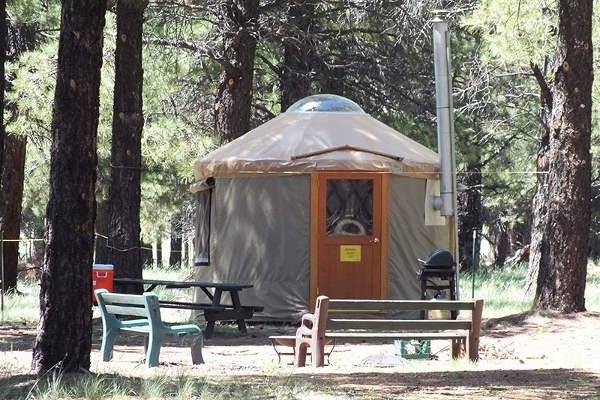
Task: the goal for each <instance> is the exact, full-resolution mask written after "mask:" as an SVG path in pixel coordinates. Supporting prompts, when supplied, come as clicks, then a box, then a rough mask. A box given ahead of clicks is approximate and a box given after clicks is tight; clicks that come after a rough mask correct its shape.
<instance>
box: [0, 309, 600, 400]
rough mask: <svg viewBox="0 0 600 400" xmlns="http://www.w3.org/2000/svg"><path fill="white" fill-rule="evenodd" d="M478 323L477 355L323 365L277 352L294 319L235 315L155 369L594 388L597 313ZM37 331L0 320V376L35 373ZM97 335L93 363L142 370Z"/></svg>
mask: <svg viewBox="0 0 600 400" xmlns="http://www.w3.org/2000/svg"><path fill="white" fill-rule="evenodd" d="M201 326H202V324H201ZM482 328H483V334H482V338H481V346H480V356H481V360H480V361H479V362H478V363H469V362H467V361H465V360H460V361H458V362H457V361H451V360H450V353H449V348H448V345H449V342H447V341H435V342H432V344H431V345H432V355H433V357H432V358H433V359H431V360H404V359H402V358H400V357H397V356H396V354H395V353H396V350H395V346H394V343H390V342H364V343H361V342H349V343H338V344H336V346H335V348H334V349H333V352H332V353H331V355H330V356H329V358H328V359H326V363H327V365H326V366H325V367H324V368H318V369H317V368H312V367H305V368H294V367H293V365H291V363H292V361H293V356H291V355H283V356H282V357H281V360H278V356H277V353H276V352H275V350H274V348H273V346H272V344H271V341H270V340H269V338H268V337H269V336H270V335H281V334H293V332H294V329H295V328H294V327H293V326H289V325H288V326H283V325H272V324H269V325H265V324H260V323H251V324H250V325H249V327H248V335H247V336H244V337H240V336H239V335H237V329H236V327H235V326H233V325H228V326H217V327H216V328H215V333H214V336H213V337H212V338H210V339H208V340H205V342H204V350H203V354H204V359H205V364H203V365H199V366H193V365H191V357H190V353H189V347H188V348H186V347H185V346H178V345H176V346H172V345H167V346H165V347H163V350H162V351H161V357H160V360H161V366H160V367H158V368H155V369H153V370H155V371H156V372H155V373H158V374H161V375H169V374H173V375H174V376H178V375H181V374H182V373H184V374H186V375H194V376H195V375H197V376H202V377H210V378H211V379H214V380H219V381H227V380H234V379H235V380H236V381H246V382H248V383H249V384H253V385H256V384H263V383H264V382H265V380H266V379H269V380H270V384H272V382H273V380H276V379H282V380H283V379H287V378H289V377H307V378H309V379H310V380H311V381H312V382H315V383H323V384H324V385H329V386H332V385H333V386H335V387H336V389H337V390H341V391H343V393H344V395H343V396H342V397H339V396H336V395H331V394H328V395H322V394H321V395H319V394H317V393H315V392H313V393H304V394H303V395H302V396H300V397H298V398H308V399H338V398H353V399H384V398H409V399H421V398H428V399H448V398H453V397H465V398H468V399H480V398H481V399H483V398H486V399H489V398H500V399H548V398H560V399H595V398H600V379H599V378H600V366H599V365H598V364H596V362H597V360H598V359H599V357H598V349H597V348H596V345H597V344H598V343H599V342H600V313H591V312H588V313H581V314H574V315H557V314H547V315H540V314H523V315H519V316H512V317H506V318H502V319H497V320H486V321H484V324H483V327H482ZM34 340H35V330H34V329H33V328H32V327H26V326H23V327H19V326H4V327H0V354H1V355H0V380H6V379H7V378H10V377H11V376H15V375H19V376H21V380H23V379H34V376H33V374H32V372H31V370H30V363H31V347H32V344H33V341H34ZM100 342H101V323H100V321H99V320H95V321H94V350H93V352H92V368H91V370H92V372H96V373H115V371H117V372H119V373H123V374H127V375H128V376H129V375H131V376H144V373H147V369H146V367H145V366H144V365H143V348H142V345H141V339H140V340H138V339H134V340H133V341H132V342H128V343H122V342H121V343H120V344H119V345H118V346H116V348H115V354H114V359H113V360H112V361H111V362H100V361H99V347H100ZM118 343H119V342H118ZM283 350H289V349H283ZM309 362H310V360H308V363H309ZM138 373H139V374H138ZM27 377H28V378H27ZM273 398H276V397H275V396H274V397H273Z"/></svg>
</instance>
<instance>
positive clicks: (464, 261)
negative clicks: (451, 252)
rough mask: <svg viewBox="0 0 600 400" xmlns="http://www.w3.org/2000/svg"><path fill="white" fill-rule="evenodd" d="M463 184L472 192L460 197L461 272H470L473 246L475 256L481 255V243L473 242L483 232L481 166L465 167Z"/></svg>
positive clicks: (459, 236)
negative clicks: (474, 237)
mask: <svg viewBox="0 0 600 400" xmlns="http://www.w3.org/2000/svg"><path fill="white" fill-rule="evenodd" d="M463 176H464V178H463V182H462V183H463V184H464V185H465V186H467V187H468V188H471V189H470V190H467V191H466V192H464V193H461V194H460V196H458V215H459V217H460V220H459V229H458V246H459V252H458V253H459V255H460V260H458V262H459V263H460V265H461V271H463V270H464V271H469V270H471V268H472V267H473V261H474V260H473V245H474V244H475V254H479V242H478V241H475V243H474V242H473V232H481V227H482V226H483V203H482V199H481V191H480V190H479V188H480V187H481V165H480V164H479V163H470V164H467V166H466V167H465V172H464V174H463Z"/></svg>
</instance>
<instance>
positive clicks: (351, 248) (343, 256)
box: [340, 245, 361, 262]
mask: <svg viewBox="0 0 600 400" xmlns="http://www.w3.org/2000/svg"><path fill="white" fill-rule="evenodd" d="M340 261H346V262H360V261H361V254H360V245H343V246H340Z"/></svg>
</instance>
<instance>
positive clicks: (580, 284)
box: [534, 0, 593, 312]
mask: <svg viewBox="0 0 600 400" xmlns="http://www.w3.org/2000/svg"><path fill="white" fill-rule="evenodd" d="M592 3H593V0H559V6H558V15H559V29H558V46H557V48H558V61H559V67H558V68H557V69H556V71H555V74H554V77H553V82H552V99H553V104H552V122H551V127H550V128H551V130H550V138H549V139H550V140H549V153H548V154H549V160H548V161H549V165H548V197H547V199H546V201H547V218H548V219H547V223H546V224H545V225H544V228H545V230H544V232H543V233H542V235H543V240H544V242H545V246H547V250H548V255H547V262H546V263H541V264H540V266H539V267H540V268H539V274H538V281H537V290H536V294H535V300H534V307H535V308H536V309H552V310H558V311H563V312H579V311H585V296H584V295H585V279H586V275H587V245H588V236H589V229H590V217H591V207H590V196H591V155H590V141H591V140H590V138H591V122H592V82H593V57H592V48H593V46H592V14H593V13H592Z"/></svg>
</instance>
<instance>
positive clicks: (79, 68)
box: [33, 0, 106, 375]
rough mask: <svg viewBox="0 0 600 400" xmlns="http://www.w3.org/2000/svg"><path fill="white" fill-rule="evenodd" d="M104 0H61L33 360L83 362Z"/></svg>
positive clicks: (88, 325)
mask: <svg viewBox="0 0 600 400" xmlns="http://www.w3.org/2000/svg"><path fill="white" fill-rule="evenodd" d="M105 9H106V1H105V0H63V2H62V12H61V27H60V37H59V49H58V61H57V63H58V65H57V67H58V69H57V77H56V89H55V94H54V109H53V114H52V125H51V131H52V144H51V149H50V155H51V162H50V189H49V201H48V206H47V209H46V218H47V222H46V249H45V256H44V264H43V267H42V281H41V290H40V320H39V324H38V334H37V337H36V341H35V344H34V348H33V368H34V370H35V371H36V372H37V373H38V375H39V374H42V373H44V372H46V371H48V370H50V369H52V368H57V369H58V371H62V372H81V371H83V370H87V369H89V366H90V352H91V348H92V307H91V296H92V282H91V276H92V263H93V251H94V219H95V213H96V200H95V197H94V195H95V185H96V165H97V155H96V148H97V129H98V116H99V86H100V69H101V67H102V56H103V54H102V46H103V43H102V38H103V29H104V23H105V19H104V18H105V17H104V14H105Z"/></svg>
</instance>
